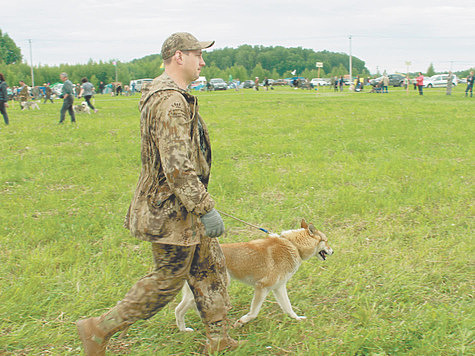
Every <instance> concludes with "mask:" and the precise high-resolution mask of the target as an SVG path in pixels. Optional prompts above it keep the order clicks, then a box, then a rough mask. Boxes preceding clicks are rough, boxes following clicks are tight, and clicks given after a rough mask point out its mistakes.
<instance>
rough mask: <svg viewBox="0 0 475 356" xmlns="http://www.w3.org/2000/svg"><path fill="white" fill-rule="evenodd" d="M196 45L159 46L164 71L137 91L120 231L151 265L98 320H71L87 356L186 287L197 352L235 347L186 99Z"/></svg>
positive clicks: (204, 149) (191, 41) (199, 124)
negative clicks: (197, 321) (135, 172)
mask: <svg viewBox="0 0 475 356" xmlns="http://www.w3.org/2000/svg"><path fill="white" fill-rule="evenodd" d="M213 44H214V41H209V42H199V41H198V40H197V39H196V38H195V37H194V36H192V35H191V34H189V33H184V32H181V33H175V34H173V35H171V36H170V37H169V38H167V39H166V40H165V42H164V43H163V46H162V51H161V55H162V58H163V60H164V65H165V72H164V73H163V74H162V75H161V76H159V77H158V78H155V79H154V80H153V82H152V83H151V84H149V85H147V86H146V87H145V88H144V87H142V97H141V100H140V104H139V107H140V111H141V120H140V122H141V137H142V140H141V142H142V144H141V146H142V149H141V152H142V170H141V173H140V177H139V180H138V183H137V187H136V190H135V195H134V197H133V199H132V202H131V204H130V207H129V211H128V213H127V216H126V219H125V227H126V228H127V229H129V230H130V232H131V233H132V234H133V235H134V236H136V237H137V238H139V239H142V240H145V241H149V242H151V247H152V254H153V259H154V264H155V267H154V269H153V271H152V272H151V273H150V274H148V275H146V276H145V277H143V278H142V279H141V280H139V281H138V282H137V283H136V284H135V285H134V286H133V287H132V288H131V289H130V291H129V292H128V293H127V294H126V295H125V297H124V299H122V301H120V302H119V303H117V305H116V306H115V307H114V308H112V309H110V310H109V311H108V312H106V313H105V314H103V315H102V316H100V317H96V318H89V319H84V320H80V321H78V322H77V328H78V333H79V335H80V338H81V340H82V343H83V345H84V348H85V351H86V354H87V355H104V354H105V349H106V347H107V343H108V340H109V338H110V337H111V336H112V335H113V334H115V333H116V332H118V331H120V330H122V329H124V328H126V327H127V326H129V325H131V324H133V323H134V322H135V321H137V320H140V319H148V318H150V317H152V316H153V315H155V314H156V313H157V312H158V311H159V310H160V309H162V308H163V307H164V306H165V305H167V304H168V303H169V302H170V301H171V300H173V299H174V298H175V296H176V294H177V293H178V292H179V291H180V290H181V288H182V287H183V285H184V283H185V281H186V282H188V284H189V285H190V287H191V289H192V291H193V294H194V297H195V301H196V305H197V306H198V310H199V313H200V316H201V319H202V321H203V323H204V324H205V328H206V336H207V338H208V341H207V344H206V345H205V349H204V351H205V352H206V353H214V352H217V351H223V350H227V349H234V348H237V347H238V346H239V343H238V342H237V341H235V340H233V339H232V338H231V337H230V336H229V335H228V333H227V319H226V314H227V311H228V309H229V307H230V306H229V297H228V294H227V278H226V268H225V261H224V256H223V253H222V251H221V248H220V246H219V243H218V241H217V239H216V238H215V237H217V236H220V235H221V234H222V233H223V232H224V224H223V221H222V219H221V217H220V215H219V213H218V212H217V211H216V210H215V209H214V201H213V199H212V198H211V196H210V194H209V193H208V192H207V186H208V182H209V177H210V170H211V147H210V141H209V135H208V130H207V128H206V125H205V123H204V121H203V119H202V118H201V116H200V115H199V113H198V100H197V98H196V97H194V96H192V95H190V94H188V93H187V91H186V89H187V87H188V85H189V84H190V83H191V82H192V81H194V80H196V79H198V77H199V75H200V72H201V69H202V68H203V67H204V66H205V62H204V61H203V57H202V50H203V49H205V48H209V47H211V46H212V45H213Z"/></svg>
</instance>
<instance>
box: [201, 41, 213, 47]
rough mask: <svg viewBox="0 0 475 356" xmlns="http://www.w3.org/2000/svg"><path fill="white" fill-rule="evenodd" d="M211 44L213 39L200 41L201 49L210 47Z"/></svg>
mask: <svg viewBox="0 0 475 356" xmlns="http://www.w3.org/2000/svg"><path fill="white" fill-rule="evenodd" d="M212 45H214V41H203V42H200V46H201V49H205V48H210V47H211V46H212Z"/></svg>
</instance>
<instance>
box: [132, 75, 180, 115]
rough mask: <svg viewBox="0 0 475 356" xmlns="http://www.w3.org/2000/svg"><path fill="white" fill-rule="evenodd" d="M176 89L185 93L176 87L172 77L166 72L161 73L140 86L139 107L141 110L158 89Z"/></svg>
mask: <svg viewBox="0 0 475 356" xmlns="http://www.w3.org/2000/svg"><path fill="white" fill-rule="evenodd" d="M165 90H176V91H177V92H180V93H182V94H187V93H186V91H185V90H183V89H181V88H180V87H178V85H177V84H176V83H175V82H174V81H173V79H172V78H170V76H169V75H168V74H167V73H165V72H164V73H163V74H162V75H160V76H159V77H157V78H155V79H154V80H153V81H152V82H151V83H149V84H148V85H146V86H145V87H142V97H141V98H140V102H139V109H140V110H142V109H143V107H144V106H145V104H146V103H147V101H148V99H149V98H150V97H151V96H152V95H153V94H155V93H156V92H159V91H165Z"/></svg>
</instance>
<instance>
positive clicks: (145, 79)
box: [129, 78, 153, 91]
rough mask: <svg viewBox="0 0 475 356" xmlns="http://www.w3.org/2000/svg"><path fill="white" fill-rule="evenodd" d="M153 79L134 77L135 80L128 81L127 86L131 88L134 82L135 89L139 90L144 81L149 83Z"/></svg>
mask: <svg viewBox="0 0 475 356" xmlns="http://www.w3.org/2000/svg"><path fill="white" fill-rule="evenodd" d="M152 81H153V79H150V78H144V79H135V80H131V81H130V83H129V86H130V88H132V86H133V85H134V84H135V91H141V90H142V87H143V86H144V85H145V84H146V83H150V82H152Z"/></svg>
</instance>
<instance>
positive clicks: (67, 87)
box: [59, 72, 76, 124]
mask: <svg viewBox="0 0 475 356" xmlns="http://www.w3.org/2000/svg"><path fill="white" fill-rule="evenodd" d="M59 78H60V79H61V80H62V81H63V83H64V84H63V88H62V89H61V95H60V98H62V99H63V106H62V107H61V112H60V118H59V123H60V124H62V123H63V121H64V118H65V116H66V111H67V112H68V113H69V116H71V122H76V117H75V116H74V110H73V103H74V95H73V83H71V81H70V80H69V79H68V75H67V74H66V73H64V72H63V73H61V74H60V75H59Z"/></svg>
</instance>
